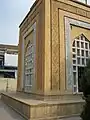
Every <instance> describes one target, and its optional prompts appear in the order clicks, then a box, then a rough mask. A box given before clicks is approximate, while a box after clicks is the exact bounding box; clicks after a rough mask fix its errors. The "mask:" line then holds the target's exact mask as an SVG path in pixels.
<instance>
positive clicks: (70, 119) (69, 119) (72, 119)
mask: <svg viewBox="0 0 90 120" xmlns="http://www.w3.org/2000/svg"><path fill="white" fill-rule="evenodd" d="M60 120H81V119H80V118H79V117H71V118H66V119H60Z"/></svg>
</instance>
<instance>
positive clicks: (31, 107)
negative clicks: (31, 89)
mask: <svg viewBox="0 0 90 120" xmlns="http://www.w3.org/2000/svg"><path fill="white" fill-rule="evenodd" d="M1 99H2V101H3V102H4V103H6V104H7V105H9V106H10V107H12V108H13V109H14V110H15V111H17V112H18V113H19V114H21V115H22V116H23V117H25V118H26V119H27V120H57V119H58V118H62V117H67V116H74V115H79V114H80V113H81V111H82V106H83V104H84V101H83V100H81V99H80V100H63V101H62V100H56V101H55V100H54V101H51V100H49V101H48V100H44V101H42V100H35V99H31V98H30V97H29V95H24V94H20V93H19V94H18V93H2V94H1Z"/></svg>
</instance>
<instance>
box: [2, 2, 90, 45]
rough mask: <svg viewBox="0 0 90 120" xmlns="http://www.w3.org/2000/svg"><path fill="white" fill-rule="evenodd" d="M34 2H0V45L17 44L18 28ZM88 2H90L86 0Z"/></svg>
mask: <svg viewBox="0 0 90 120" xmlns="http://www.w3.org/2000/svg"><path fill="white" fill-rule="evenodd" d="M34 1H35V0H1V1H0V43H7V44H18V31H19V29H18V26H19V24H20V22H21V21H22V20H23V18H24V17H25V15H26V14H27V13H28V11H29V9H30V7H31V5H32V4H33V3H34ZM88 2H90V0H88Z"/></svg>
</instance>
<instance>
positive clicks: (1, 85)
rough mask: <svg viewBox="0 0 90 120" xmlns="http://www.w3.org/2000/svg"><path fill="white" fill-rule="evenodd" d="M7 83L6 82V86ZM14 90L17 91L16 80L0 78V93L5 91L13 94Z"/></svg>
mask: <svg viewBox="0 0 90 120" xmlns="http://www.w3.org/2000/svg"><path fill="white" fill-rule="evenodd" d="M7 82H8V85H7ZM7 87H8V88H7ZM16 89H17V80H16V79H9V78H8V79H6V78H0V93H1V92H6V91H9V92H10V91H11V92H15V91H16Z"/></svg>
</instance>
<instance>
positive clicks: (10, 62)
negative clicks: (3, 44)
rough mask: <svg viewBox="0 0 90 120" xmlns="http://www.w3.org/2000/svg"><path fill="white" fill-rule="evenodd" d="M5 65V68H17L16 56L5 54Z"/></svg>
mask: <svg viewBox="0 0 90 120" xmlns="http://www.w3.org/2000/svg"><path fill="white" fill-rule="evenodd" d="M5 65H6V66H18V55H13V54H7V53H5Z"/></svg>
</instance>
